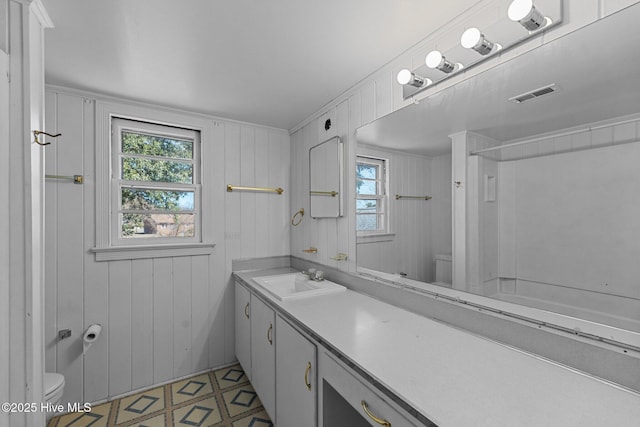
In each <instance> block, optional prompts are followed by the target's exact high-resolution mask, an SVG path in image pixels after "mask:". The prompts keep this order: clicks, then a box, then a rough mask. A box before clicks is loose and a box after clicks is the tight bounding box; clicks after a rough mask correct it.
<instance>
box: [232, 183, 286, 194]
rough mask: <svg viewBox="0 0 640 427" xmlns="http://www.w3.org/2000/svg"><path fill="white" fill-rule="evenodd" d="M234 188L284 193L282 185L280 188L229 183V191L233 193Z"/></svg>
mask: <svg viewBox="0 0 640 427" xmlns="http://www.w3.org/2000/svg"><path fill="white" fill-rule="evenodd" d="M233 190H240V191H266V192H268V193H278V194H282V193H284V190H283V189H282V188H280V187H278V188H263V187H238V186H235V185H231V184H228V185H227V191H228V192H229V193H231V192H232V191H233Z"/></svg>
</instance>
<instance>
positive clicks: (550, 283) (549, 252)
mask: <svg viewBox="0 0 640 427" xmlns="http://www.w3.org/2000/svg"><path fill="white" fill-rule="evenodd" d="M638 18H640V4H638V3H636V4H634V5H632V6H629V7H627V8H626V9H623V10H621V11H620V12H617V13H615V14H612V15H610V16H608V17H606V18H603V19H601V20H599V21H596V22H594V23H592V24H590V25H588V26H586V27H583V28H581V29H579V30H576V31H574V32H572V33H569V34H567V35H565V36H562V37H559V38H557V39H555V40H553V41H551V42H549V43H547V44H544V45H542V46H540V47H538V48H536V49H534V50H532V51H529V52H527V53H525V54H523V55H521V56H519V57H516V58H514V59H511V60H509V61H505V62H503V63H501V64H499V65H496V66H495V67H493V68H491V69H489V70H487V71H485V72H483V73H481V74H478V75H476V76H474V77H470V78H468V79H466V80H463V81H461V82H460V83H458V84H456V85H455V86H452V87H449V88H447V89H443V90H441V91H439V92H438V91H436V92H434V93H433V94H432V95H431V96H428V97H427V98H425V99H423V100H421V101H420V103H419V104H412V105H409V106H407V107H405V108H403V109H401V110H398V111H396V112H394V113H392V114H390V115H388V116H385V117H383V118H381V119H379V120H376V121H375V122H373V123H370V124H368V125H365V126H363V127H362V128H360V129H358V131H357V134H356V137H357V141H358V154H361V153H362V154H367V155H374V156H375V155H380V156H384V157H387V158H389V159H392V160H391V163H390V171H391V172H390V182H389V186H390V190H391V191H390V193H389V194H393V193H395V192H401V191H402V192H404V191H409V192H411V193H413V192H416V191H418V192H420V194H422V192H424V191H426V192H431V193H432V194H431V195H432V196H433V197H434V198H433V199H432V200H430V201H428V202H416V201H414V202H409V201H405V202H403V204H392V205H390V210H389V215H390V219H389V223H390V224H392V226H391V230H390V231H391V233H393V232H394V231H395V230H399V229H400V227H402V226H404V225H405V224H406V225H408V226H407V229H408V230H410V231H411V232H408V233H404V232H403V233H399V232H396V234H395V236H393V240H391V239H390V240H389V241H388V242H385V243H389V244H390V246H392V248H393V249H391V250H389V251H382V250H380V251H378V252H376V250H374V249H373V248H374V246H373V244H369V243H365V242H364V241H363V239H361V238H358V246H357V249H358V251H357V263H358V271H361V272H363V271H364V272H366V273H369V274H375V275H377V276H380V277H383V278H385V279H388V280H393V278H394V277H399V273H407V276H408V277H411V278H415V279H417V280H420V281H424V282H438V279H437V274H438V273H437V272H436V264H437V261H438V259H437V258H438V257H437V256H438V255H444V254H447V253H450V252H451V250H452V249H453V253H454V257H453V264H454V266H453V267H454V271H455V272H458V271H462V272H463V274H462V275H461V277H465V280H464V282H463V283H456V280H454V281H453V282H454V283H453V288H454V289H455V290H460V291H464V292H473V293H475V294H480V295H482V296H486V297H489V298H491V299H493V300H494V301H495V300H500V301H507V302H510V303H516V304H519V305H524V306H528V307H535V308H538V309H542V310H545V311H547V312H553V313H560V314H563V315H565V316H569V317H570V318H580V319H585V320H588V321H591V322H595V323H598V324H601V325H608V326H613V327H615V328H619V329H621V330H624V333H627V332H631V335H625V336H631V337H633V338H632V340H633V342H634V344H633V345H634V346H636V347H637V343H638V340H639V338H638V337H640V335H637V333H640V281H639V280H640V279H639V278H640V262H638V260H640V245H639V244H638V241H639V240H640V221H638V218H640V192H639V191H638V188H640V167H638V159H640V141H639V140H640V56H639V55H636V54H634V53H633V52H635V51H636V50H637V46H639V45H640V32H638V31H637V30H636V29H635V26H636V22H637V20H638ZM621 61H622V62H621ZM616 63H619V64H620V67H612V66H611V64H616ZM549 85H554V88H555V89H557V90H556V91H555V92H551V93H550V94H549V95H546V96H543V97H539V98H534V99H532V100H531V101H527V102H522V103H516V102H513V101H510V100H509V99H510V98H513V97H514V96H516V95H519V94H524V93H527V92H529V91H534V90H536V89H539V88H542V87H547V86H549ZM450 136H451V137H450ZM452 141H453V143H454V146H455V147H462V149H460V150H457V149H455V148H454V150H453V153H452V154H451V156H452V157H451V160H452V163H453V175H452V174H451V171H452V168H451V166H450V167H449V168H448V169H447V168H445V166H444V163H446V161H447V160H446V158H447V157H446V156H447V154H444V153H443V152H437V151H436V152H437V153H438V154H437V155H435V156H434V155H433V154H430V153H429V150H437V149H438V147H440V148H443V149H444V147H450V146H451V144H452ZM458 143H461V145H456V144H458ZM396 159H398V160H396ZM352 161H354V162H355V161H356V160H355V159H353V160H352ZM409 161H411V162H414V163H413V165H410V164H409V163H408V162H409ZM396 162H398V163H399V166H398V169H397V170H396V172H398V175H397V176H395V175H394V163H396ZM402 162H407V163H406V165H405V163H402ZM400 165H402V166H400ZM458 165H461V166H460V167H461V169H460V170H462V172H460V174H461V175H464V178H465V179H464V180H463V182H460V185H458V186H456V185H452V184H453V183H454V182H455V181H459V177H458V176H456V173H457V172H456V170H457V169H456V168H457V167H458ZM440 174H441V175H440ZM447 174H448V175H447ZM394 186H396V187H402V186H409V190H405V189H402V190H399V189H398V190H396V189H395V188H394ZM410 186H413V188H411V187H410ZM447 192H449V193H448V194H449V197H446V194H447ZM459 194H461V195H462V197H461V198H458V197H457V195H459ZM410 195H416V194H410ZM440 197H442V200H438V199H439V198H440ZM459 199H460V200H462V202H458V200H459ZM451 200H453V203H451V205H450V209H451V211H450V212H451V214H450V216H448V217H447V214H446V213H445V212H446V211H445V209H444V208H439V207H437V206H438V203H444V204H446V203H449V202H450V201H451ZM390 203H391V201H390ZM405 210H406V212H405ZM395 215H399V217H398V218H394V216H395ZM400 215H403V217H402V218H400ZM417 224H420V226H423V225H424V224H429V225H427V226H424V227H423V228H424V231H422V230H420V229H419V227H418V225H417ZM452 225H453V227H452ZM444 230H447V231H446V233H448V234H447V236H446V237H444V236H443V235H442V234H438V233H442V232H443V231H444ZM451 230H453V231H454V232H455V231H456V230H458V232H461V231H462V232H463V233H464V235H465V236H466V240H464V242H465V245H464V246H465V247H463V248H462V249H461V250H462V253H463V256H462V257H459V256H458V255H457V254H458V249H459V248H456V247H453V248H452V246H455V245H453V244H451V241H452V238H451V234H450V233H451ZM445 241H446V242H447V243H449V245H447V244H446V243H445ZM418 242H421V243H422V246H419V245H418ZM391 244H392V245H391ZM374 252H376V253H374ZM394 255H398V256H397V257H395V258H394ZM441 258H442V257H441ZM460 260H462V261H463V262H462V263H461V262H459V261H460ZM438 265H441V266H444V264H442V263H439V264H438ZM409 266H415V267H409ZM454 277H455V275H454ZM487 301H490V300H487ZM606 338H607V339H611V337H610V336H607V337H606ZM616 339H617V338H614V341H615V340H616ZM628 343H629V342H627V344H628Z"/></svg>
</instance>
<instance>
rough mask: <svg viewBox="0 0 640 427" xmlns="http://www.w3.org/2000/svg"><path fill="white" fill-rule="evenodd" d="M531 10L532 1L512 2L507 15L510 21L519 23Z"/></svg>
mask: <svg viewBox="0 0 640 427" xmlns="http://www.w3.org/2000/svg"><path fill="white" fill-rule="evenodd" d="M531 9H533V0H513V1H512V2H511V4H510V5H509V10H508V11H507V15H509V19H511V20H512V21H519V20H521V19H523V18H525V17H526V16H527V15H528V14H529V12H531Z"/></svg>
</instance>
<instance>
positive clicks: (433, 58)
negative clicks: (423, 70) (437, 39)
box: [424, 50, 444, 68]
mask: <svg viewBox="0 0 640 427" xmlns="http://www.w3.org/2000/svg"><path fill="white" fill-rule="evenodd" d="M443 58H444V56H442V54H441V53H440V52H438V51H437V50H432V51H431V52H429V54H428V55H427V57H426V58H425V61H424V62H425V63H426V64H427V67H429V68H437V67H438V65H440V63H441V62H442V59H443Z"/></svg>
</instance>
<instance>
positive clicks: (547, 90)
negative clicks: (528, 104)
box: [509, 83, 558, 104]
mask: <svg viewBox="0 0 640 427" xmlns="http://www.w3.org/2000/svg"><path fill="white" fill-rule="evenodd" d="M557 91H558V86H556V85H555V83H553V84H550V85H547V86H544V87H541V88H538V89H535V90H532V91H529V92H525V93H522V94H520V95H516V96H514V97H512V98H509V101H513V102H515V103H516V104H521V103H523V102H525V101H530V100H532V99H536V98H540V97H541V96H544V95H549V94H551V93H554V92H557Z"/></svg>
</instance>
